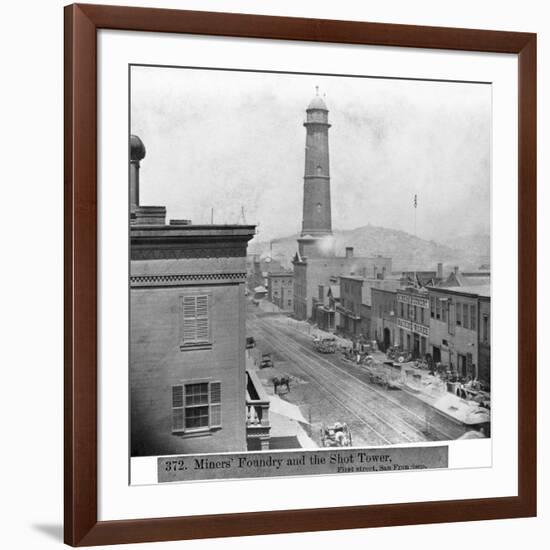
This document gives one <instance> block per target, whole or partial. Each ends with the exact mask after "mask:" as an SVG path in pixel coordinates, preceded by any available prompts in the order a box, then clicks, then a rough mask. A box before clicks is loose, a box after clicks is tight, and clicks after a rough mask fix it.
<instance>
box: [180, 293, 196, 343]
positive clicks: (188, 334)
mask: <svg viewBox="0 0 550 550" xmlns="http://www.w3.org/2000/svg"><path fill="white" fill-rule="evenodd" d="M196 311H197V303H196V297H195V296H184V297H183V341H184V343H185V342H194V341H195V340H196V338H197V330H196Z"/></svg>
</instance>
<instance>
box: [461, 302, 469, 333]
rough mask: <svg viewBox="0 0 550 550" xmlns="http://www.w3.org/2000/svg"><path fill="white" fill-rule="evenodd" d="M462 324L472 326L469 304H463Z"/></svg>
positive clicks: (467, 326) (465, 326)
mask: <svg viewBox="0 0 550 550" xmlns="http://www.w3.org/2000/svg"><path fill="white" fill-rule="evenodd" d="M462 326H463V327H464V328H470V317H469V313H468V304H462Z"/></svg>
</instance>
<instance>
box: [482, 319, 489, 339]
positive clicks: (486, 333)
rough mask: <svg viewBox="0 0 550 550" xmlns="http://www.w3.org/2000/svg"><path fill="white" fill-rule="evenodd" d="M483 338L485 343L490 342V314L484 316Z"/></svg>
mask: <svg viewBox="0 0 550 550" xmlns="http://www.w3.org/2000/svg"><path fill="white" fill-rule="evenodd" d="M482 340H483V343H484V344H487V343H488V342H489V316H488V315H484V316H483V331H482Z"/></svg>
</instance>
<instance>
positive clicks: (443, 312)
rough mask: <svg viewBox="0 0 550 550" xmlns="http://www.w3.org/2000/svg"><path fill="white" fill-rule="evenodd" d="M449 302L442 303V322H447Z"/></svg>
mask: <svg viewBox="0 0 550 550" xmlns="http://www.w3.org/2000/svg"><path fill="white" fill-rule="evenodd" d="M447 307H448V306H447V302H441V320H442V321H443V322H444V323H446V322H447Z"/></svg>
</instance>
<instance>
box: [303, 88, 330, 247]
mask: <svg viewBox="0 0 550 550" xmlns="http://www.w3.org/2000/svg"><path fill="white" fill-rule="evenodd" d="M304 126H305V128H306V154H305V171H304V206H303V217H302V232H301V235H300V238H299V239H298V249H299V251H300V255H301V256H307V257H320V256H334V239H333V237H332V221H331V213H330V166H329V150H328V129H329V128H330V124H329V122H328V109H327V106H326V104H325V101H324V100H323V98H322V97H320V96H319V88H318V87H316V95H315V97H314V98H313V99H312V100H311V101H310V103H309V105H308V107H307V109H306V121H305V122H304Z"/></svg>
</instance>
